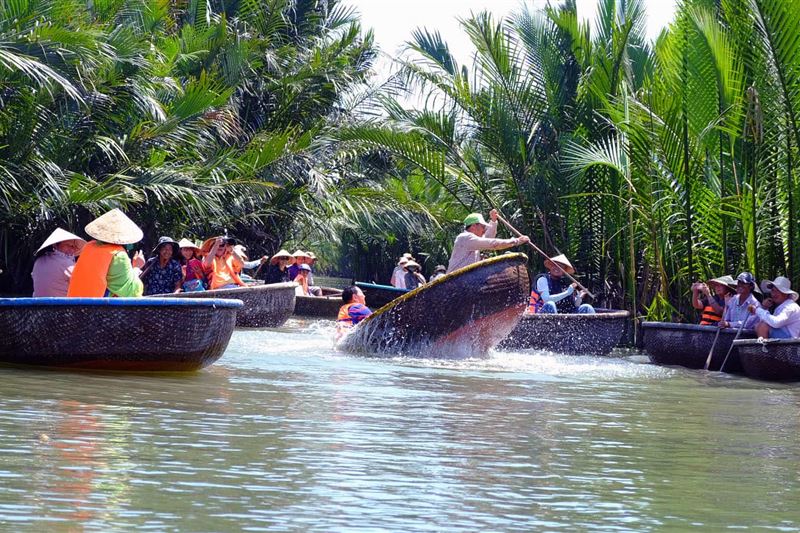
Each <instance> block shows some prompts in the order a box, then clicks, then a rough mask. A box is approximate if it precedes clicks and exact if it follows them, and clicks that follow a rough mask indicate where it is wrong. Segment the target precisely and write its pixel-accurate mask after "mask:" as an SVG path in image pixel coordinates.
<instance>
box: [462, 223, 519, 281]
mask: <svg viewBox="0 0 800 533" xmlns="http://www.w3.org/2000/svg"><path fill="white" fill-rule="evenodd" d="M489 220H490V221H491V222H488V223H487V222H486V220H484V218H483V215H482V214H480V213H472V214H470V215H469V216H468V217H467V218H465V219H464V231H463V232H462V233H460V234H459V235H458V237H456V241H455V243H454V244H453V252H452V253H451V254H450V263H449V264H448V266H447V273H448V274H449V273H451V272H453V271H454V270H458V269H459V268H464V267H465V266H469V265H471V264H472V263H477V262H478V261H480V260H481V250H505V249H506V248H513V247H514V246H520V245H522V244H525V243H528V242H530V239H529V238H528V237H527V236H525V235H522V236H520V237H518V238H515V239H495V238H494V237H495V235H497V209H492V210H491V211H490V212H489Z"/></svg>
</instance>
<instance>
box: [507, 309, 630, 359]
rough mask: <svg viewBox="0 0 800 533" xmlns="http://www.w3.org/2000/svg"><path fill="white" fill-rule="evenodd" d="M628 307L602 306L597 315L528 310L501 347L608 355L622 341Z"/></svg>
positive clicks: (628, 315) (627, 317)
mask: <svg viewBox="0 0 800 533" xmlns="http://www.w3.org/2000/svg"><path fill="white" fill-rule="evenodd" d="M629 318H630V313H628V312H627V311H616V310H608V309H598V310H597V314H594V315H579V314H574V315H561V314H553V315H551V314H535V315H529V314H525V315H523V316H522V320H520V321H519V324H517V326H516V327H515V328H514V331H512V332H511V335H509V336H508V338H506V339H505V340H503V342H501V343H500V345H499V346H498V348H500V349H505V350H519V349H533V350H546V351H550V352H556V353H563V354H568V355H608V354H609V353H610V352H611V350H613V349H614V347H615V346H617V344H619V342H620V339H621V338H622V334H623V332H624V330H625V322H626V321H627V320H628V319H629Z"/></svg>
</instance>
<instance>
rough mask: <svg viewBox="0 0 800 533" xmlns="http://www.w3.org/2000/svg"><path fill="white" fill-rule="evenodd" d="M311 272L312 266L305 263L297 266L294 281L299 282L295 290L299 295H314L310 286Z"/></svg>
mask: <svg viewBox="0 0 800 533" xmlns="http://www.w3.org/2000/svg"><path fill="white" fill-rule="evenodd" d="M310 273H311V267H310V266H308V265H307V264H305V263H303V264H302V265H300V266H299V267H298V268H297V277H296V278H294V282H295V283H297V287H295V289H294V291H295V294H296V295H297V296H314V294H313V293H312V292H311V291H310V290H309V287H308V275H309V274H310Z"/></svg>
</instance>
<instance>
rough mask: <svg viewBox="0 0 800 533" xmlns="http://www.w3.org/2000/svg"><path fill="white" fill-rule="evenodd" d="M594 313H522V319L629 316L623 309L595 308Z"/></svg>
mask: <svg viewBox="0 0 800 533" xmlns="http://www.w3.org/2000/svg"><path fill="white" fill-rule="evenodd" d="M595 311H596V313H527V312H526V313H524V314H523V315H522V320H564V319H567V320H613V319H619V318H630V316H631V313H630V311H626V310H624V309H609V310H604V309H596V310H595Z"/></svg>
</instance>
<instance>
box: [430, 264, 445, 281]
mask: <svg viewBox="0 0 800 533" xmlns="http://www.w3.org/2000/svg"><path fill="white" fill-rule="evenodd" d="M446 273H447V267H446V266H444V265H436V268H434V269H433V274H431V278H430V280H428V281H429V282H432V281H436V280H437V279H439V278H442V277H444V275H445V274H446Z"/></svg>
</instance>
